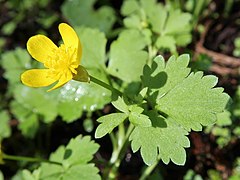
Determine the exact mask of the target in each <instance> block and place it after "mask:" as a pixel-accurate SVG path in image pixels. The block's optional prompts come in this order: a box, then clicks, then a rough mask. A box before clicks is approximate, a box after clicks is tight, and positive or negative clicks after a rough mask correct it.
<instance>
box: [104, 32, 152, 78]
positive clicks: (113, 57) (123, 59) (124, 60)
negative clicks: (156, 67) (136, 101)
mask: <svg viewBox="0 0 240 180" xmlns="http://www.w3.org/2000/svg"><path fill="white" fill-rule="evenodd" d="M145 46H146V41H145V39H144V37H143V36H142V35H141V33H140V32H139V31H137V30H127V31H123V32H122V33H121V34H120V36H119V37H118V39H117V41H115V42H113V43H112V44H111V49H110V60H109V65H108V72H109V73H110V74H111V75H114V76H116V77H118V78H119V79H121V80H123V81H126V82H132V81H140V78H139V77H140V75H141V73H142V68H143V66H144V65H145V64H146V62H147V58H148V54H147V52H146V51H143V48H144V47H145ZM126 49H127V51H126Z"/></svg>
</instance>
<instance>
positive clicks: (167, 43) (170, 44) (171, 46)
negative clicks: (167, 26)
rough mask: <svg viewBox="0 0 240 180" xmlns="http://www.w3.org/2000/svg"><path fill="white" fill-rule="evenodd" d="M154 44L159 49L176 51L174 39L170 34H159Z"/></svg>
mask: <svg viewBox="0 0 240 180" xmlns="http://www.w3.org/2000/svg"><path fill="white" fill-rule="evenodd" d="M155 45H156V47H157V48H159V49H161V48H162V49H168V50H170V52H172V53H175V52H176V40H175V39H174V38H173V37H172V36H159V37H158V38H157V41H156V44H155Z"/></svg>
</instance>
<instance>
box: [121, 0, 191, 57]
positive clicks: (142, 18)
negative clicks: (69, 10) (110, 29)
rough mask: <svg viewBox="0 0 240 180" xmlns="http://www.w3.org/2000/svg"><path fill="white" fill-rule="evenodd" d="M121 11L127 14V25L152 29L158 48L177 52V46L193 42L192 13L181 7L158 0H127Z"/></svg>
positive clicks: (125, 23) (131, 27)
mask: <svg viewBox="0 0 240 180" xmlns="http://www.w3.org/2000/svg"><path fill="white" fill-rule="evenodd" d="M121 12H122V14H123V15H124V16H127V17H126V18H125V19H124V25H125V27H127V28H130V29H139V30H140V31H142V30H145V29H148V30H151V42H152V41H155V39H156V41H155V42H154V44H155V46H156V48H157V49H158V50H169V51H170V52H172V53H176V49H177V47H176V46H186V45H187V44H189V43H190V42H191V38H192V35H191V29H192V25H191V19H192V15H191V14H190V13H184V12H182V11H181V9H176V8H174V7H171V5H169V4H168V5H165V6H164V5H163V4H162V3H159V2H157V1H156V0H140V1H136V0H127V1H124V3H123V6H122V9H121ZM152 34H153V35H152Z"/></svg>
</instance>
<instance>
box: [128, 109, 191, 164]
mask: <svg viewBox="0 0 240 180" xmlns="http://www.w3.org/2000/svg"><path fill="white" fill-rule="evenodd" d="M148 116H149V118H150V119H151V121H152V127H140V126H138V127H135V129H134V130H133V132H132V134H131V135H130V138H129V140H130V141H132V143H131V147H132V150H133V152H136V151H137V150H138V149H140V153H141V156H142V158H143V161H144V162H145V163H146V164H147V165H149V166H150V165H152V164H153V163H154V162H155V161H157V157H160V158H161V159H162V161H163V162H164V163H165V164H168V163H169V161H170V159H171V160H172V161H173V162H174V163H175V164H177V165H183V164H184V163H185V161H186V152H185V150H184V148H186V147H189V146H190V142H189V140H188V138H187V137H186V135H187V134H188V132H187V131H186V130H184V129H183V128H181V127H180V126H178V125H177V124H176V123H175V122H174V121H173V120H172V119H170V118H168V119H165V118H164V117H162V116H160V115H158V114H157V112H155V111H151V112H149V114H148Z"/></svg>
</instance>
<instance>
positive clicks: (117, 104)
mask: <svg viewBox="0 0 240 180" xmlns="http://www.w3.org/2000/svg"><path fill="white" fill-rule="evenodd" d="M112 105H113V106H114V107H115V108H116V109H118V110H119V111H121V112H124V113H125V114H128V113H129V107H128V105H127V104H126V103H125V102H124V98H121V97H120V96H118V99H117V100H116V101H113V102H112Z"/></svg>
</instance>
